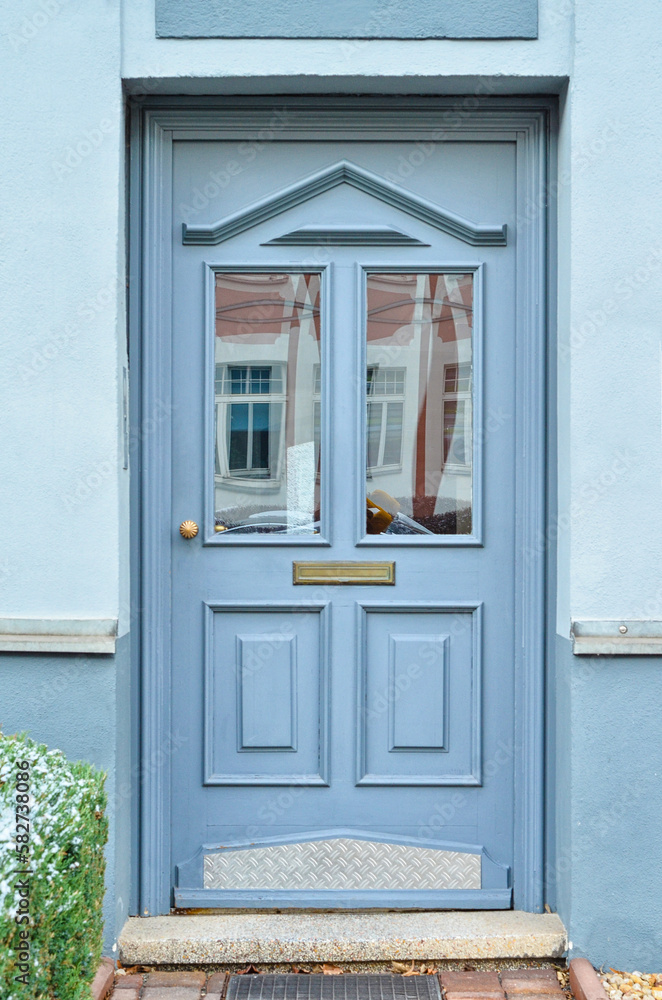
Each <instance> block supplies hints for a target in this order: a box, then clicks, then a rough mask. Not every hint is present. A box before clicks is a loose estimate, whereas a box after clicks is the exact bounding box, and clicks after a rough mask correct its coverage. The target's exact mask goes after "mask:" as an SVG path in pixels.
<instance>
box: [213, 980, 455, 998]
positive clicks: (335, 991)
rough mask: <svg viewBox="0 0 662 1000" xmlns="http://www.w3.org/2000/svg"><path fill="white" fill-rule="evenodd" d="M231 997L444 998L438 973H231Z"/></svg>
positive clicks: (229, 995) (229, 990) (229, 987)
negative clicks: (259, 974)
mask: <svg viewBox="0 0 662 1000" xmlns="http://www.w3.org/2000/svg"><path fill="white" fill-rule="evenodd" d="M227 1000H441V993H440V991H439V980H438V979H437V977H436V976H388V975H376V976H370V975H358V974H353V973H347V974H343V975H342V976H323V975H309V976H308V975H305V976H302V975H297V974H296V973H285V974H283V975H263V976H257V975H243V976H230V982H229V985H228V993H227Z"/></svg>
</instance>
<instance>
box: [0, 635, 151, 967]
mask: <svg viewBox="0 0 662 1000" xmlns="http://www.w3.org/2000/svg"><path fill="white" fill-rule="evenodd" d="M128 650H129V636H128V635H125V636H124V637H123V638H122V639H120V640H119V641H118V643H117V652H116V655H115V656H70V655H68V654H57V655H56V654H51V655H48V654H41V655H37V654H33V653H17V654H7V653H3V654H2V655H0V723H1V725H2V730H3V732H4V733H8V734H9V733H16V732H26V733H27V734H28V735H29V736H31V737H32V739H34V740H37V741H39V742H40V743H45V744H46V745H47V746H49V747H52V748H57V749H58V750H62V751H63V753H65V754H66V756H67V757H69V758H70V759H72V760H87V761H90V762H91V763H92V764H95V765H96V766H97V767H98V768H100V769H101V770H103V771H106V772H107V774H108V780H107V783H106V789H107V792H108V810H109V819H110V833H109V840H108V845H107V848H106V890H107V891H106V898H105V901H104V919H105V925H106V929H105V941H104V954H106V955H112V954H113V946H114V944H115V940H116V936H117V933H118V932H119V930H120V929H121V926H122V924H123V922H124V920H125V919H126V916H127V915H128V911H129V898H130V892H131V878H132V874H131V863H132V853H131V801H130V797H129V796H127V794H126V792H125V789H126V788H127V787H129V788H130V786H131V780H130V779H131V774H130V769H131V740H130V731H129V727H130V711H129V708H130V706H129V704H128V702H129V689H128V678H129V657H128Z"/></svg>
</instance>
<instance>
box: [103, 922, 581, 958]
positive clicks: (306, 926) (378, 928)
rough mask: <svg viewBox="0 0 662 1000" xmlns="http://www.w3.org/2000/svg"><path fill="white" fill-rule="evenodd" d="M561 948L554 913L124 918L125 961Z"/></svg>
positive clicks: (538, 954)
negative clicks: (125, 919)
mask: <svg viewBox="0 0 662 1000" xmlns="http://www.w3.org/2000/svg"><path fill="white" fill-rule="evenodd" d="M566 947H567V941H566V932H565V928H564V926H563V924H562V922H561V920H560V918H559V917H558V916H557V914H555V913H525V912H523V911H520V910H499V911H497V910H481V911H467V910H462V911H460V910H443V911H437V912H430V911H427V912H424V913H403V912H392V913H383V912H382V913H375V912H364V913H357V912H352V913H338V912H335V913H214V914H206V915H199V914H191V915H188V914H185V915H180V914H177V915H172V916H164V917H130V918H129V920H127V922H126V924H125V925H124V928H123V929H122V932H121V934H120V936H119V948H120V958H121V961H122V964H123V965H125V966H141V967H142V966H166V965H169V966H196V965H197V966H210V965H213V966H235V965H246V964H252V965H266V966H277V965H282V964H289V963H293V964H299V963H310V962H313V963H324V962H332V963H338V964H346V963H349V964H354V963H361V964H368V963H369V964H372V963H382V962H385V963H388V962H412V961H426V960H427V961H442V962H445V961H451V960H453V961H457V960H464V961H480V962H481V963H483V962H484V961H485V960H491V961H495V962H501V961H504V960H537V961H540V960H551V959H558V958H560V957H561V956H562V955H563V954H564V952H565V950H566Z"/></svg>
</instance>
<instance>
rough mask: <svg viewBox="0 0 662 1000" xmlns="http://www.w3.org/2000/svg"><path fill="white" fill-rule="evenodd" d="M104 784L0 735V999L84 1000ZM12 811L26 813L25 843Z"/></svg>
mask: <svg viewBox="0 0 662 1000" xmlns="http://www.w3.org/2000/svg"><path fill="white" fill-rule="evenodd" d="M26 763H27V764H28V765H29V766H28V767H25V764H26ZM26 776H27V784H29V792H26V791H25V784H26V780H25V779H26ZM104 780H105V775H104V774H102V773H101V772H99V771H97V770H95V768H93V767H92V766H91V765H90V764H86V763H84V762H82V761H78V762H75V763H72V762H70V761H68V760H67V759H66V758H65V756H64V754H62V753H61V751H59V750H49V749H48V748H47V747H45V746H40V745H39V744H38V743H35V742H34V741H33V740H30V739H28V738H27V737H25V736H11V737H10V736H3V735H2V733H0V996H1V997H2V1000H89V998H90V997H91V992H90V982H91V981H92V979H93V978H94V973H95V972H96V969H97V967H98V964H99V959H100V958H101V940H102V937H101V935H102V928H103V919H102V903H103V894H104V856H103V848H104V844H105V843H106V839H107V836H108V820H107V817H106V794H105V791H104ZM26 795H28V796H29V801H27V802H26V800H25V798H24V797H23V796H26ZM17 805H18V806H21V807H23V806H25V805H27V806H28V807H29V816H28V817H27V818H28V819H29V842H28V843H27V844H26V843H25V841H24V838H25V837H26V832H25V830H23V829H22V828H21V827H20V826H17ZM24 811H25V810H24V808H20V809H19V810H18V812H19V813H24ZM21 820H22V817H21V816H19V817H18V822H21ZM23 825H25V824H23ZM24 848H27V850H25V851H24ZM21 872H23V873H25V872H27V873H28V874H21ZM28 912H29V921H26V920H25V917H26V913H28Z"/></svg>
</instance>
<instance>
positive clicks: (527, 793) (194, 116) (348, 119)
mask: <svg viewBox="0 0 662 1000" xmlns="http://www.w3.org/2000/svg"><path fill="white" fill-rule="evenodd" d="M284 103H285V102H284V101H283V100H281V101H280V102H279V101H278V100H274V99H273V98H269V97H264V98H261V97H251V98H209V99H201V98H180V99H177V98H172V97H161V98H151V99H150V100H149V101H145V102H142V103H141V104H137V103H136V104H132V105H131V160H130V200H129V211H130V222H131V226H130V287H131V296H130V303H129V322H130V357H131V382H132V443H133V448H132V452H133V464H134V469H133V476H132V485H131V490H132V502H133V514H132V542H133V544H132V572H133V580H134V590H133V594H134V596H133V602H134V603H135V604H137V605H138V606H139V608H140V609H141V613H140V615H138V616H137V618H138V628H136V629H134V632H135V637H134V638H135V643H136V644H135V645H134V655H135V659H136V660H138V659H139V661H140V676H141V682H140V687H141V706H140V720H141V721H140V727H141V728H140V760H139V763H138V767H137V773H138V776H139V781H138V784H139V789H138V791H139V794H140V903H139V913H140V914H141V915H155V914H159V913H168V912H169V910H170V907H171V905H172V902H173V896H172V877H171V859H170V813H169V808H170V761H171V757H172V755H173V754H174V753H176V752H177V745H178V741H177V740H176V739H173V734H172V722H173V713H172V706H171V703H170V697H169V692H170V670H171V664H170V600H171V596H170V569H171V567H170V537H171V532H172V530H173V526H172V511H171V502H170V488H169V485H170V474H171V467H170V454H171V440H170V417H171V415H172V402H171V385H170V378H171V310H170V291H171V290H170V284H169V282H170V278H169V276H170V274H171V241H172V233H173V220H172V217H171V208H172V197H171V195H172V190H171V178H172V143H173V140H174V139H188V140H194V139H203V138H205V139H214V138H218V139H220V138H224V139H233V138H234V139H239V140H244V141H250V140H251V139H258V138H259V137H260V136H262V140H261V141H264V138H263V137H264V135H265V131H266V132H270V134H271V136H272V137H273V138H274V140H275V141H279V140H280V141H282V140H288V139H298V140H303V139H311V140H312V139H317V140H319V139H321V138H332V139H342V138H353V139H359V138H360V139H362V140H369V139H374V140H381V141H384V140H389V139H391V140H394V141H395V140H398V139H400V140H407V139H408V140H412V139H414V138H417V139H420V140H421V141H426V142H435V141H446V140H450V139H452V140H453V141H472V142H476V141H504V140H510V141H515V142H516V144H517V214H518V218H519V219H520V220H522V224H521V226H520V227H519V232H518V234H517V239H518V242H517V275H518V277H517V289H518V293H517V317H516V323H517V335H518V346H519V350H518V351H517V356H516V380H517V381H516V384H517V393H518V394H517V408H516V425H517V426H516V486H515V503H516V511H517V515H518V516H516V553H517V556H518V558H517V560H516V564H517V565H516V619H515V623H514V625H515V629H516V634H517V641H516V650H517V662H516V664H515V700H516V704H515V748H516V752H515V755H514V767H515V782H514V784H515V806H514V807H515V851H514V866H513V869H514V882H513V891H514V905H515V907H516V908H517V909H523V910H529V911H540V910H541V909H542V902H543V787H544V785H543V780H544V775H543V762H544V724H543V720H544V703H543V696H544V625H545V614H544V599H545V576H544V571H545V552H544V546H541V545H540V544H539V541H540V539H541V538H544V537H545V534H544V532H545V485H546V484H545V464H546V437H545V411H546V390H545V357H546V350H545V344H546V325H547V308H546V301H547V300H546V285H547V238H548V236H547V205H546V195H547V170H548V162H549V142H548V140H549V129H550V119H551V118H552V115H553V114H554V109H555V103H554V101H553V99H545V98H512V99H505V98H485V99H480V98H476V97H471V98H470V100H467V99H465V98H457V97H455V98H452V97H447V98H437V97H431V98H411V99H408V98H404V97H393V98H388V97H384V98H381V97H380V98H375V97H371V98H365V99H357V98H345V97H327V96H324V97H321V98H320V97H311V98H303V97H302V98H292V97H288V98H287V99H286V106H285V107H283V106H282V105H283V104H284ZM469 105H471V107H469ZM405 186H406V181H405ZM523 512H526V514H527V516H526V517H524V516H522V514H523ZM200 627H202V622H201V623H200ZM175 735H177V734H175ZM184 736H185V734H184Z"/></svg>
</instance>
